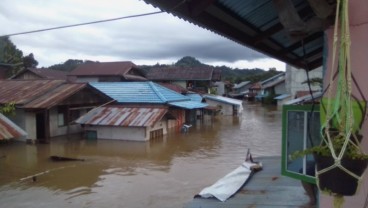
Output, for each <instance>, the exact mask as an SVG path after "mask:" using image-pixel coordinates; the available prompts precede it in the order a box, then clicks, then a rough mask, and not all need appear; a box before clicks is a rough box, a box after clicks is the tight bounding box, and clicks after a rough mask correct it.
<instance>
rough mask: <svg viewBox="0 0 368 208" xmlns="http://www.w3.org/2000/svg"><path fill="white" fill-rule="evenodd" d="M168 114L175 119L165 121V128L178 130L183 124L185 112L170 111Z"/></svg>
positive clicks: (180, 110)
mask: <svg viewBox="0 0 368 208" xmlns="http://www.w3.org/2000/svg"><path fill="white" fill-rule="evenodd" d="M169 113H170V114H171V115H172V116H174V117H175V118H176V119H170V120H168V121H167V128H168V129H172V128H177V130H180V128H181V126H182V125H183V124H184V122H185V119H186V118H185V110H183V109H170V110H169Z"/></svg>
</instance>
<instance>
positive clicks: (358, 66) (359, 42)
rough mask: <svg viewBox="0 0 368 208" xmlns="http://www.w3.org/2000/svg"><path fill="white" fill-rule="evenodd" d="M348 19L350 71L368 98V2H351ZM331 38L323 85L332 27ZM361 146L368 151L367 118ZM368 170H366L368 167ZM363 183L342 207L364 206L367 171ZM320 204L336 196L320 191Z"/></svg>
mask: <svg viewBox="0 0 368 208" xmlns="http://www.w3.org/2000/svg"><path fill="white" fill-rule="evenodd" d="M349 19H350V38H351V48H350V53H351V56H350V58H351V59H350V60H351V62H350V63H351V70H352V72H353V74H354V77H355V79H356V82H357V84H358V86H359V87H360V89H361V90H362V93H363V94H364V96H365V98H368V87H367V77H368V70H367V67H366V66H368V58H367V54H368V47H367V45H368V39H367V37H368V24H367V22H368V4H367V1H366V0H354V1H349ZM325 32H326V34H327V39H328V52H327V54H328V57H327V71H326V72H327V73H326V75H325V77H324V78H325V80H324V87H325V86H326V85H327V84H328V83H329V81H328V80H329V78H330V75H329V74H330V72H331V71H332V66H331V63H332V48H333V43H332V41H333V27H331V28H329V29H327V30H326V31H325ZM353 94H354V95H356V96H357V97H358V99H362V98H361V96H360V93H359V92H358V89H357V87H356V86H355V85H353ZM361 133H362V135H363V140H362V147H363V149H364V151H365V152H368V139H367V138H368V120H367V119H365V121H364V123H363V126H362V132H361ZM366 172H367V170H366ZM365 175H366V176H365V177H364V178H363V181H362V182H361V190H360V192H359V193H358V194H357V195H355V196H351V197H344V200H345V203H344V205H343V207H365V201H366V198H367V189H366V187H368V177H367V174H365ZM319 207H321V208H322V207H323V208H325V207H333V198H332V197H331V196H327V195H322V193H320V206H319Z"/></svg>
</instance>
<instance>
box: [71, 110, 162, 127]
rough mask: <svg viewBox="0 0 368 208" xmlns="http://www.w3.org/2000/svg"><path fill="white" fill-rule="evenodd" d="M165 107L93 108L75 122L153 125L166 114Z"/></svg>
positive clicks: (134, 125) (131, 125)
mask: <svg viewBox="0 0 368 208" xmlns="http://www.w3.org/2000/svg"><path fill="white" fill-rule="evenodd" d="M166 112H167V109H165V108H127V107H119V106H111V107H99V108H94V109H93V110H91V111H90V112H88V113H87V114H85V115H84V116H82V117H80V118H79V119H78V120H77V121H76V123H79V124H88V125H98V126H130V127H147V126H153V125H154V124H155V123H156V122H158V121H160V120H161V119H162V117H163V116H164V115H165V114H166Z"/></svg>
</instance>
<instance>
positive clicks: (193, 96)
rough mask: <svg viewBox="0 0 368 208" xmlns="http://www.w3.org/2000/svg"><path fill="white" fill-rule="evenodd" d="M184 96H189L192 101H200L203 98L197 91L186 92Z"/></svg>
mask: <svg viewBox="0 0 368 208" xmlns="http://www.w3.org/2000/svg"><path fill="white" fill-rule="evenodd" d="M185 96H187V97H189V98H190V99H191V100H192V101H197V102H202V100H203V98H202V96H201V95H200V94H197V93H190V94H186V95H185Z"/></svg>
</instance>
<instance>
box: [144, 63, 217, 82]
mask: <svg viewBox="0 0 368 208" xmlns="http://www.w3.org/2000/svg"><path fill="white" fill-rule="evenodd" d="M146 78H147V79H148V80H152V81H156V80H157V81H160V80H161V81H166V80H167V81H168V80H172V81H174V80H212V81H219V80H220V79H221V72H220V71H219V70H215V69H214V68H213V67H205V66H201V67H176V66H173V67H165V68H163V67H160V68H152V69H150V70H149V71H148V72H147V74H146Z"/></svg>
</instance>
